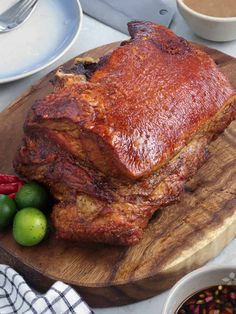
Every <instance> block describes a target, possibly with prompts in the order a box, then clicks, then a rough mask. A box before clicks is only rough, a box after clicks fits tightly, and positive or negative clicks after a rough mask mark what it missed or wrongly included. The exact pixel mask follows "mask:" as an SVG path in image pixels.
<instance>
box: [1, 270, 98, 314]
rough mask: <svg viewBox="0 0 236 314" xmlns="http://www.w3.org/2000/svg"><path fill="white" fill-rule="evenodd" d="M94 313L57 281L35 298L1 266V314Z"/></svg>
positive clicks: (33, 293) (13, 274) (77, 296)
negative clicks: (43, 293)
mask: <svg viewBox="0 0 236 314" xmlns="http://www.w3.org/2000/svg"><path fill="white" fill-rule="evenodd" d="M15 313H16V314H71V313H72V314H94V312H93V311H92V310H91V309H90V308H89V307H88V305H87V304H86V303H85V302H84V301H83V300H82V299H81V297H80V296H79V295H78V294H77V293H76V292H75V290H73V289H72V288H71V287H70V286H68V285H66V284H64V283H63V282H59V281H58V282H56V283H55V284H54V285H53V286H52V287H51V288H50V290H49V291H48V292H47V293H46V294H45V295H37V294H36V293H35V292H34V291H32V290H31V289H30V287H29V286H28V285H27V284H26V282H25V281H24V279H23V278H22V277H21V276H20V275H19V274H18V273H17V272H16V271H15V270H14V269H12V268H10V267H9V266H6V265H0V314H15Z"/></svg>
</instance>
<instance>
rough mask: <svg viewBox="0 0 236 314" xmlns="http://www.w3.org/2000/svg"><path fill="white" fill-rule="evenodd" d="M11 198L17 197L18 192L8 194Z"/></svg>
mask: <svg viewBox="0 0 236 314" xmlns="http://www.w3.org/2000/svg"><path fill="white" fill-rule="evenodd" d="M8 196H9V197H10V198H15V197H16V193H11V194H9V195H8Z"/></svg>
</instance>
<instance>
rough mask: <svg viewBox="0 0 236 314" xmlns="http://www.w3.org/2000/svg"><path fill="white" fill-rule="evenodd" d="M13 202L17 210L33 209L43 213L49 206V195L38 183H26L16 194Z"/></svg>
mask: <svg viewBox="0 0 236 314" xmlns="http://www.w3.org/2000/svg"><path fill="white" fill-rule="evenodd" d="M15 201H16V204H17V207H18V208H19V209H21V208H26V207H34V208H38V209H41V210H43V211H45V210H46V209H47V207H48V205H49V194H48V192H47V190H46V189H45V188H43V187H42V186H41V185H39V184H38V183H35V182H31V183H26V184H25V185H23V186H22V187H21V188H20V190H19V191H18V192H17V193H16V197H15Z"/></svg>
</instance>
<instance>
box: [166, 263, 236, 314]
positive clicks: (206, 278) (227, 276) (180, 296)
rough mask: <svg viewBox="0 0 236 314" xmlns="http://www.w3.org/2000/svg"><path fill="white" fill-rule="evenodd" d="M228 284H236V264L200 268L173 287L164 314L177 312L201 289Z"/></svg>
mask: <svg viewBox="0 0 236 314" xmlns="http://www.w3.org/2000/svg"><path fill="white" fill-rule="evenodd" d="M226 284H233V285H236V266H214V267H203V268H199V269H197V270H195V271H193V272H191V273H189V274H188V275H186V276H185V277H183V278H182V279H181V280H180V281H178V282H177V283H176V285H175V286H174V287H173V288H172V289H171V291H170V294H169V296H168V298H167V300H166V303H165V305H164V308H163V311H162V314H175V313H176V311H177V310H178V308H179V306H180V305H181V304H182V303H183V302H184V301H185V300H186V299H187V298H188V297H190V296H191V295H193V294H195V293H196V292H198V291H200V290H203V289H205V288H209V287H211V286H217V285H226Z"/></svg>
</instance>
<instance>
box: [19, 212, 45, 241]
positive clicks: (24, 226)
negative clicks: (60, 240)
mask: <svg viewBox="0 0 236 314" xmlns="http://www.w3.org/2000/svg"><path fill="white" fill-rule="evenodd" d="M46 233H47V219H46V217H45V215H44V214H43V213H42V212H41V211H40V210H39V209H37V208H31V207H28V208H24V209H21V210H20V211H18V212H17V214H16V215H15V218H14V222H13V237H14V239H15V240H16V242H17V243H19V244H21V245H24V246H33V245H36V244H38V243H39V242H41V241H42V240H43V238H44V237H45V235H46Z"/></svg>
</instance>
